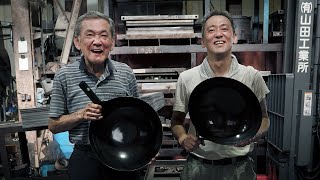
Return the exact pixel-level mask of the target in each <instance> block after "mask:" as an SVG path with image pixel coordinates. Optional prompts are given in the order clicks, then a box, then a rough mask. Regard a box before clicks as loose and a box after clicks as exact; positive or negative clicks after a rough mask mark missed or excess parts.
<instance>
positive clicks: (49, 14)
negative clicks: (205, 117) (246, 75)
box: [0, 0, 320, 180]
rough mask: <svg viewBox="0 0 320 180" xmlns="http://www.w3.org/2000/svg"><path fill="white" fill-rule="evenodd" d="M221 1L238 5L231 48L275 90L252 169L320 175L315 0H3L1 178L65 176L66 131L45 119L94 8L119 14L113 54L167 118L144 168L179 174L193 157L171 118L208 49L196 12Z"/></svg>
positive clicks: (270, 176)
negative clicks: (181, 81)
mask: <svg viewBox="0 0 320 180" xmlns="http://www.w3.org/2000/svg"><path fill="white" fill-rule="evenodd" d="M215 9H218V10H226V11H228V12H229V13H230V14H231V15H232V18H233V20H234V23H235V27H236V28H235V31H236V34H237V37H238V43H237V44H234V45H233V47H232V53H233V54H234V55H235V56H236V57H237V59H238V61H239V63H240V64H243V65H246V66H252V67H254V68H255V69H257V70H259V71H260V73H261V75H262V77H263V79H264V81H265V82H266V84H267V86H268V88H269V90H270V93H269V94H267V97H266V102H267V112H268V116H269V119H270V127H269V130H268V133H267V135H266V136H265V137H264V138H263V139H260V140H259V141H258V142H257V143H255V144H254V146H255V147H254V149H253V151H252V152H250V157H251V158H252V159H253V160H254V164H255V172H256V174H257V180H304V179H308V180H309V179H310V180H311V179H312V180H319V179H320V153H319V152H320V132H319V131H320V117H319V113H320V108H319V107H320V97H319V96H320V67H319V65H320V0H1V1H0V153H1V157H0V179H1V180H10V179H16V180H19V179H21V180H23V179H60V180H64V179H65V180H67V179H68V176H67V171H68V159H69V158H70V155H71V153H72V151H73V147H74V145H73V144H72V143H71V142H70V141H69V137H68V131H65V132H62V133H57V134H53V133H52V132H51V131H50V130H49V129H48V112H49V108H50V100H51V92H52V85H53V78H54V76H55V73H56V72H57V71H58V70H59V69H60V68H61V67H63V66H64V65H66V64H69V63H73V62H74V61H76V60H77V59H79V58H80V57H81V53H80V52H79V51H78V50H77V49H76V48H75V46H74V44H73V34H74V30H75V28H74V25H75V22H76V20H77V18H78V17H79V16H80V15H82V14H84V13H86V12H89V11H99V12H101V13H103V14H105V15H108V16H109V17H111V18H112V19H113V20H114V23H115V31H116V32H115V33H116V41H115V47H114V48H113V50H112V51H111V52H110V56H111V59H113V60H115V61H119V62H123V63H125V64H127V65H129V66H130V67H131V68H132V69H133V72H134V75H135V77H136V80H137V83H138V87H139V92H140V94H141V95H142V96H144V99H145V101H147V102H148V103H149V104H150V105H151V106H152V107H153V108H154V110H155V111H156V112H157V114H158V116H159V121H160V122H161V125H162V133H163V135H162V142H161V147H160V149H159V155H158V156H157V157H156V160H155V161H154V162H152V163H151V164H148V165H146V166H144V167H142V168H141V169H140V174H141V179H145V180H178V179H180V178H179V176H180V173H181V171H182V169H183V167H184V162H185V161H186V157H185V156H184V154H183V153H182V152H183V148H182V147H181V146H180V145H179V143H178V141H177V139H176V138H175V137H174V136H173V135H172V132H171V130H170V126H171V117H172V111H173V104H174V98H175V90H176V82H177V80H178V77H179V74H180V73H182V72H183V71H185V70H188V69H190V68H193V67H195V66H198V65H199V64H201V63H202V61H203V59H204V58H205V57H206V52H207V51H206V48H203V47H202V46H201V37H202V34H201V20H202V18H203V17H204V15H205V14H206V13H208V12H210V11H212V10H215ZM189 122H190V119H188V118H186V119H185V126H186V127H187V126H188V123H189Z"/></svg>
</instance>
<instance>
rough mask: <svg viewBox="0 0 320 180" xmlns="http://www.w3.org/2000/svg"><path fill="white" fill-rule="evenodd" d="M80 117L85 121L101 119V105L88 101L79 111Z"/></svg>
mask: <svg viewBox="0 0 320 180" xmlns="http://www.w3.org/2000/svg"><path fill="white" fill-rule="evenodd" d="M79 114H80V116H81V118H82V119H83V120H85V121H96V120H100V119H102V118H103V117H102V106H101V105H99V104H94V103H89V104H87V106H86V107H85V108H83V109H81V110H80V112H79Z"/></svg>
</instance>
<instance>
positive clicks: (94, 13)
mask: <svg viewBox="0 0 320 180" xmlns="http://www.w3.org/2000/svg"><path fill="white" fill-rule="evenodd" d="M87 19H104V20H106V21H107V22H108V23H109V25H110V32H111V37H112V39H114V36H115V27H114V22H113V20H112V19H111V18H110V17H109V16H107V15H105V14H102V13H100V12H97V11H90V12H87V13H85V14H83V15H81V16H80V17H79V18H78V20H77V22H76V25H75V27H74V35H75V36H79V35H80V32H81V24H82V21H84V20H87Z"/></svg>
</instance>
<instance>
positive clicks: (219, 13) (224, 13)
mask: <svg viewBox="0 0 320 180" xmlns="http://www.w3.org/2000/svg"><path fill="white" fill-rule="evenodd" d="M212 16H224V17H226V18H228V19H229V21H230V23H231V26H232V30H233V33H234V34H235V33H236V31H235V25H234V22H233V19H232V17H231V15H230V13H229V12H228V11H221V10H213V11H211V12H209V13H208V14H206V15H205V16H204V17H203V19H202V22H201V25H202V30H201V32H202V37H203V36H204V27H205V25H206V22H207V21H208V19H209V18H211V17H212Z"/></svg>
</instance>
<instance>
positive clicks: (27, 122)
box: [20, 107, 49, 129]
mask: <svg viewBox="0 0 320 180" xmlns="http://www.w3.org/2000/svg"><path fill="white" fill-rule="evenodd" d="M20 112H21V118H22V128H24V129H26V128H40V127H46V126H48V113H49V107H37V108H28V109H20Z"/></svg>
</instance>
